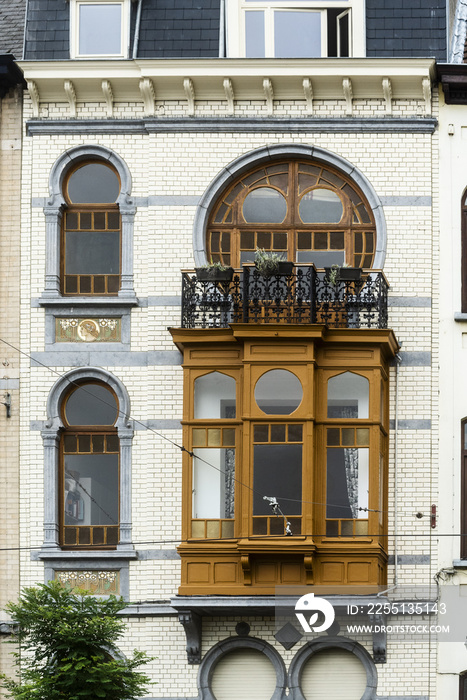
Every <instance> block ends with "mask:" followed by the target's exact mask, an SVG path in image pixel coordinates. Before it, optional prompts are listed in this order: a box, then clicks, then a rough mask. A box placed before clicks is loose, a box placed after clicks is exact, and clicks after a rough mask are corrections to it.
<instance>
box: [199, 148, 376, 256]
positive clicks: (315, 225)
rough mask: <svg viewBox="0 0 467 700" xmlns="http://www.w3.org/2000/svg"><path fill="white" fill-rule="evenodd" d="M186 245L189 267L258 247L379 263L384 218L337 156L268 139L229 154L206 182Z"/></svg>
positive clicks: (364, 184) (368, 190)
mask: <svg viewBox="0 0 467 700" xmlns="http://www.w3.org/2000/svg"><path fill="white" fill-rule="evenodd" d="M264 212H267V216H265V215H264ZM193 244H194V255H195V262H196V265H203V264H206V261H207V260H210V259H211V258H212V259H213V260H214V261H215V260H219V261H222V262H223V263H224V264H230V265H233V266H234V267H239V265H240V264H241V263H243V262H248V261H250V260H251V259H252V258H253V256H254V251H255V248H256V247H259V248H266V249H270V250H275V251H277V252H280V253H283V254H284V255H286V256H287V257H288V258H289V259H291V260H294V261H295V262H302V263H305V262H310V261H313V262H315V264H316V266H317V267H323V266H324V265H326V266H327V265H328V264H329V265H331V264H333V263H337V264H343V263H344V262H345V263H347V264H350V265H356V266H360V267H374V268H382V267H383V264H384V259H385V254H386V224H385V219H384V215H383V210H382V205H381V202H380V200H379V198H378V196H377V194H376V192H375V191H374V189H373V187H372V185H371V184H370V182H369V181H368V180H367V178H366V177H365V176H364V175H363V173H361V172H360V171H359V170H358V169H357V168H355V167H354V166H353V165H352V164H351V163H349V162H348V161H346V160H345V159H344V158H342V157H341V156H338V155H336V154H334V153H331V152H330V151H326V150H325V149H322V148H318V147H313V146H306V145H296V144H290V145H275V146H267V147H263V148H260V149H257V150H255V151H252V152H250V153H247V154H245V155H243V156H241V157H240V158H237V159H236V160H235V161H233V162H232V163H230V164H229V165H228V166H227V167H226V168H225V169H224V170H222V171H221V173H219V175H218V176H217V177H216V178H215V179H214V180H213V181H212V182H211V184H210V186H209V187H208V189H207V190H206V192H205V193H204V195H203V197H202V198H201V201H200V204H199V207H198V210H197V213H196V216H195V222H194V230H193Z"/></svg>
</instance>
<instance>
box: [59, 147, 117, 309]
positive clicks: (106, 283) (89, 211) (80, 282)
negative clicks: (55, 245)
mask: <svg viewBox="0 0 467 700" xmlns="http://www.w3.org/2000/svg"><path fill="white" fill-rule="evenodd" d="M93 164H99V165H103V166H105V167H107V168H109V170H111V172H112V173H114V175H115V176H116V177H117V179H118V183H119V188H121V179H120V176H119V173H118V172H117V170H116V169H115V168H113V167H112V166H110V165H109V164H108V163H106V162H104V161H102V160H99V159H88V160H85V161H80V162H78V163H76V164H75V165H74V166H73V167H72V168H70V169H69V170H68V172H67V174H66V176H65V178H64V181H63V196H64V198H65V202H66V209H65V211H64V215H63V217H62V225H61V242H60V285H61V293H62V294H63V296H88V297H96V296H99V297H100V296H105V297H107V296H109V297H111V296H118V293H119V291H120V288H121V282H122V217H121V213H120V207H119V205H118V204H116V203H112V202H108V203H89V204H87V203H81V202H80V203H74V202H72V201H71V198H70V196H69V194H68V184H69V182H70V179H71V177H72V176H73V175H74V173H75V172H76V171H77V170H79V169H80V168H82V167H85V166H87V165H93ZM99 213H100V214H104V216H105V221H106V226H105V227H104V228H103V229H96V228H95V227H94V226H93V227H91V228H79V227H78V228H72V229H71V230H72V231H74V230H76V231H77V230H81V231H87V232H88V233H99V232H106V231H110V232H116V231H118V238H119V241H118V255H119V271H118V275H115V274H112V275H111V274H107V273H103V274H93V273H89V274H85V273H80V274H69V275H68V274H67V270H66V244H67V233H68V226H67V222H68V218H69V217H71V216H73V215H75V216H76V217H77V220H79V221H80V220H81V216H82V215H90V216H91V218H92V221H94V220H95V215H96V214H99ZM112 213H117V214H118V217H119V225H118V229H116V228H115V227H109V226H108V222H109V214H112ZM73 277H74V278H76V289H73V290H72V291H68V290H67V286H68V285H67V282H68V278H73ZM115 278H118V279H115ZM86 279H88V280H89V291H81V287H82V286H83V287H84V284H85V282H84V280H86ZM98 280H99V282H100V284H101V285H102V283H103V287H104V289H102V288H100V289H98V290H97V291H95V289H96V282H97V281H98ZM109 288H110V291H109Z"/></svg>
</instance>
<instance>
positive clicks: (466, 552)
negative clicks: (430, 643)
mask: <svg viewBox="0 0 467 700" xmlns="http://www.w3.org/2000/svg"><path fill="white" fill-rule="evenodd" d="M466 430H467V418H464V420H463V421H462V422H461V523H460V527H461V541H460V555H461V559H467V448H466V445H465V431H466ZM466 684H467V681H466Z"/></svg>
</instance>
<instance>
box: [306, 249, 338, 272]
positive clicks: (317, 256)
mask: <svg viewBox="0 0 467 700" xmlns="http://www.w3.org/2000/svg"><path fill="white" fill-rule="evenodd" d="M297 262H300V263H311V262H312V263H314V264H315V267H317V268H322V267H332V266H333V265H343V264H344V262H345V259H344V251H340V250H326V251H316V250H299V251H297Z"/></svg>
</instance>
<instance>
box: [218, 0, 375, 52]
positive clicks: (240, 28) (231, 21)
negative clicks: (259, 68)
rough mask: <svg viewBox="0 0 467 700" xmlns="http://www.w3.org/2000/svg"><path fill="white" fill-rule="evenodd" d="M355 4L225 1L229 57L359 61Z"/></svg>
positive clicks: (356, 0)
mask: <svg viewBox="0 0 467 700" xmlns="http://www.w3.org/2000/svg"><path fill="white" fill-rule="evenodd" d="M362 11H363V10H362V4H361V2H359V0H341V1H339V0H333V2H332V3H325V2H324V3H323V2H318V0H298V1H296V0H241V1H240V2H239V3H236V2H234V0H228V19H227V30H228V31H227V35H228V56H229V57H235V56H242V57H246V58H321V57H328V56H331V57H333V56H335V57H343V58H345V57H348V56H359V55H363V50H364V47H363V36H360V34H361V32H360V31H359V26H360V24H359V22H360V15H361V13H362Z"/></svg>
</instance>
